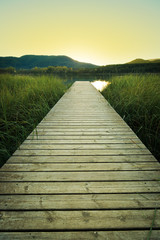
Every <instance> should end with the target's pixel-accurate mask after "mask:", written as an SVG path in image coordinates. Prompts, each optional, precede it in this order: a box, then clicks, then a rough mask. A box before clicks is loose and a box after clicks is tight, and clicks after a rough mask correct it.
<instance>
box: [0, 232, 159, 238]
mask: <svg viewBox="0 0 160 240" xmlns="http://www.w3.org/2000/svg"><path fill="white" fill-rule="evenodd" d="M148 234H149V230H139V231H137V230H134V231H133V230H132V231H131V230H130V231H120V230H119V231H79V232H78V231H74V232H65V231H63V232H1V234H0V240H17V239H19V240H21V239H22V240H24V239H25V240H31V239H39V240H44V239H45V240H75V239H77V240H102V239H107V240H120V239H126V240H133V239H136V240H146V239H147V237H148ZM150 240H160V230H152V234H151V237H150Z"/></svg>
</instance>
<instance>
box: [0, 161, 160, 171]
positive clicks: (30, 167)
mask: <svg viewBox="0 0 160 240" xmlns="http://www.w3.org/2000/svg"><path fill="white" fill-rule="evenodd" d="M126 170H129V171H137V170H142V171H145V170H156V171H157V170H160V164H159V163H158V162H155V163H154V162H151V163H150V162H149V163H148V162H141V163H103V164H102V163H59V164H57V163H45V162H44V163H26V164H25V163H22V164H18V163H12V164H9V163H8V164H5V165H4V166H3V167H2V168H1V169H0V172H1V171H2V172H4V171H11V172H15V171H18V172H19V171H24V172H30V171H34V172H36V171H41V172H47V171H66V172H67V171H126Z"/></svg>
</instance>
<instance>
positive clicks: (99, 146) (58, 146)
mask: <svg viewBox="0 0 160 240" xmlns="http://www.w3.org/2000/svg"><path fill="white" fill-rule="evenodd" d="M127 148H129V149H137V148H140V149H146V147H145V146H144V144H142V143H137V144H133V143H132V144H127V143H126V144H120V143H119V144H113V143H110V144H74V145H72V144H56V145H54V144H22V145H21V146H20V147H19V149H21V150H35V149H36V150H39V149H44V150H46V149H48V150H54V149H56V150H58V149H62V150H64V149H67V150H70V149H71V150H81V149H82V150H83V149H87V150H90V149H94V150H98V149H102V150H104V149H127Z"/></svg>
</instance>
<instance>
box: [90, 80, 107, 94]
mask: <svg viewBox="0 0 160 240" xmlns="http://www.w3.org/2000/svg"><path fill="white" fill-rule="evenodd" d="M91 84H92V85H93V86H94V87H95V88H96V89H97V90H98V91H100V92H102V91H103V90H104V89H105V88H106V87H107V86H108V85H110V84H111V83H110V82H106V81H101V80H96V81H94V82H91Z"/></svg>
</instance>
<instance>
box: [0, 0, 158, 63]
mask: <svg viewBox="0 0 160 240" xmlns="http://www.w3.org/2000/svg"><path fill="white" fill-rule="evenodd" d="M159 11H160V1H159V0H141V1H139V0H112V1H109V0H81V1H75V0H60V1H55V0H45V1H44V0H27V1H26V0H14V1H12V0H5V1H0V29H1V38H0V56H17V57H18V56H22V55H26V54H37V55H67V56H69V57H71V58H74V59H76V60H79V61H85V62H90V63H94V64H97V65H107V64H117V63H125V62H129V61H131V60H133V59H135V58H144V59H152V58H159V57H160V44H159V43H160V31H159V30H158V27H159V25H160V14H159Z"/></svg>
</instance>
